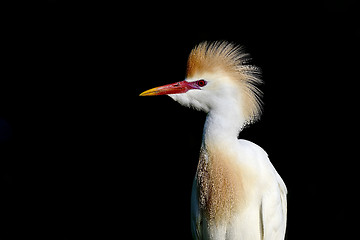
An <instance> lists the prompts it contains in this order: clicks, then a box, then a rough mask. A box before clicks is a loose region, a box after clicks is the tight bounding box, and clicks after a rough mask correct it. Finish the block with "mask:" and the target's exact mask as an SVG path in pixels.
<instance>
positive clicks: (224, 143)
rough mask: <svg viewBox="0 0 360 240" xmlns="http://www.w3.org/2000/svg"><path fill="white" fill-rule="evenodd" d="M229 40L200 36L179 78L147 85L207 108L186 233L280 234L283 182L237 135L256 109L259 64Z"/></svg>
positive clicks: (257, 239) (254, 238)
mask: <svg viewBox="0 0 360 240" xmlns="http://www.w3.org/2000/svg"><path fill="white" fill-rule="evenodd" d="M247 60H248V59H247V54H244V53H243V52H242V49H241V48H240V47H238V46H235V45H233V44H231V43H228V42H225V41H222V42H212V43H208V42H204V43H201V44H199V45H198V46H197V47H195V48H194V49H193V50H192V52H191V53H190V56H189V60H188V67H187V77H186V80H184V81H182V82H178V83H174V84H169V85H165V86H162V87H157V88H153V89H150V90H147V91H145V92H143V93H142V94H141V96H151V95H164V94H167V95H169V96H170V97H171V98H173V99H174V100H175V101H177V102H179V103H180V104H182V105H184V106H189V107H194V108H196V109H198V110H201V111H205V112H207V118H206V122H205V126H204V133H203V139H202V145H201V150H200V158H199V163H198V168H197V171H196V176H195V178H194V182H193V189H192V196H191V230H192V233H193V237H194V239H213V240H224V239H228V240H233V239H234V240H235V239H239V240H282V239H284V236H285V229H286V211H287V207H286V204H287V203H286V194H287V190H286V186H285V184H284V182H283V180H282V179H281V177H280V176H279V174H278V173H277V172H276V170H275V168H274V167H273V165H272V164H271V162H270V160H269V158H268V156H267V154H266V152H265V151H264V150H263V149H262V148H261V147H259V146H257V145H256V144H254V143H251V142H249V141H246V140H239V139H238V138H237V137H238V134H239V132H240V131H241V129H242V128H243V127H244V126H245V125H246V124H249V123H251V122H253V121H255V120H257V119H258V118H259V116H260V113H261V101H260V96H261V92H260V91H259V89H258V88H257V87H256V84H257V83H260V82H261V80H260V79H259V78H258V75H259V69H258V68H256V67H254V66H251V65H247Z"/></svg>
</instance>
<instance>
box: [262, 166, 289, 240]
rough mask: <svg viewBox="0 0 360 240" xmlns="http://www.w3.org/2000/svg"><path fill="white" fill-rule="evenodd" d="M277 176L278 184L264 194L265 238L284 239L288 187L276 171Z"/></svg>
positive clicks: (272, 239) (263, 222)
mask: <svg viewBox="0 0 360 240" xmlns="http://www.w3.org/2000/svg"><path fill="white" fill-rule="evenodd" d="M274 170H275V169H274ZM275 178H276V183H277V184H275V185H274V186H273V187H271V188H270V189H269V191H267V192H266V193H265V194H264V196H263V198H262V201H261V208H260V211H261V223H262V230H263V232H262V234H263V238H262V239H263V240H283V239H284V237H285V231H286V214H287V203H286V194H287V189H286V186H285V183H284V181H283V180H282V179H281V177H280V176H279V174H278V173H277V172H276V171H275Z"/></svg>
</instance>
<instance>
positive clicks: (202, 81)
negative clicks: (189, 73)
mask: <svg viewBox="0 0 360 240" xmlns="http://www.w3.org/2000/svg"><path fill="white" fill-rule="evenodd" d="M206 84H207V82H206V81H205V80H204V79H201V80H199V81H197V85H198V86H199V87H204V86H205V85H206Z"/></svg>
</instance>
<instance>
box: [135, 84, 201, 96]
mask: <svg viewBox="0 0 360 240" xmlns="http://www.w3.org/2000/svg"><path fill="white" fill-rule="evenodd" d="M190 89H200V88H199V87H198V86H197V85H196V84H195V83H193V82H187V81H181V82H176V83H171V84H168V85H164V86H161V87H156V88H152V89H149V90H146V91H145V92H142V93H141V94H140V96H159V95H167V94H178V93H186V92H187V91H189V90H190Z"/></svg>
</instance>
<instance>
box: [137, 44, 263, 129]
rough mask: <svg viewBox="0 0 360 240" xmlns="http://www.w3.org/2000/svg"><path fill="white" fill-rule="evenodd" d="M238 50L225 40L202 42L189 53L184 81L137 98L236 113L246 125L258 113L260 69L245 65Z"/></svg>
mask: <svg viewBox="0 0 360 240" xmlns="http://www.w3.org/2000/svg"><path fill="white" fill-rule="evenodd" d="M248 60H249V57H248V54H246V53H244V52H243V49H242V47H240V46H237V45H234V44H232V43H229V42H226V41H216V42H202V43H200V44H199V45H197V46H196V47H195V48H194V49H193V50H192V51H191V52H190V55H189V58H188V62H187V74H186V78H185V80H184V81H180V82H176V83H172V84H168V85H164V86H160V87H156V88H152V89H149V90H147V91H144V92H143V93H141V94H140V96H156V95H168V96H170V97H171V98H172V99H174V100H175V101H177V102H179V103H180V104H182V105H184V106H187V107H193V108H195V109H197V110H201V111H204V112H210V111H217V110H224V109H225V110H229V111H233V110H239V111H241V112H242V113H243V116H244V119H245V120H246V122H252V121H254V120H256V119H257V118H258V117H259V115H260V113H261V100H260V96H261V91H260V90H259V89H258V88H257V86H256V85H257V84H259V83H261V80H260V79H259V78H258V76H259V74H260V70H259V69H258V68H257V67H255V66H252V65H249V64H247V62H248Z"/></svg>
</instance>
